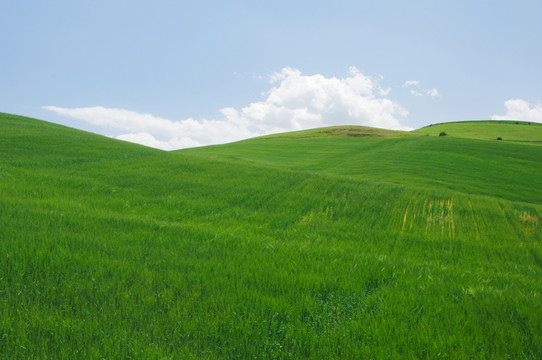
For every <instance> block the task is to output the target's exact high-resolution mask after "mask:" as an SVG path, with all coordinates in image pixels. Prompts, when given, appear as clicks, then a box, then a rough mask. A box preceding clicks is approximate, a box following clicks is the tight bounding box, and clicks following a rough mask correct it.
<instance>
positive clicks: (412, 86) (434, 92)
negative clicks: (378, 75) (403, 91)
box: [402, 80, 440, 98]
mask: <svg viewBox="0 0 542 360" xmlns="http://www.w3.org/2000/svg"><path fill="white" fill-rule="evenodd" d="M402 87H403V88H408V89H409V90H408V92H409V93H410V94H411V95H413V96H417V97H422V96H430V97H432V98H437V97H440V93H439V91H438V89H437V88H432V89H428V88H425V87H423V86H422V85H421V83H420V81H418V80H407V81H405V82H404V83H403V85H402Z"/></svg>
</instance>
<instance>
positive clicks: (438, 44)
mask: <svg viewBox="0 0 542 360" xmlns="http://www.w3.org/2000/svg"><path fill="white" fill-rule="evenodd" d="M540 19H542V2H541V1H540V0H535V1H526V0H515V1H482V0H480V1H476V0H470V1H463V0H456V1H436V0H434V1H408V2H407V1H378V2H376V1H370V2H369V1H341V0H334V1H293V0H290V1H276V0H275V1H254V0H253V1H205V0H203V1H201V0H200V1H163V0H156V1H152V2H150V1H137V0H132V1H128V0H126V1H123V0H109V1H105V0H94V1H87V0H80V1H73V0H70V1H64V0H49V1H42V0H33V1H28V0H18V1H3V2H2V3H1V4H0V44H1V48H0V49H1V53H0V111H2V112H8V113H13V114H18V115H25V116H31V117H36V118H39V119H43V120H47V121H51V122H56V123H60V124H64V125H68V126H71V127H75V128H79V129H83V130H87V131H92V132H96V133H100V134H104V135H107V136H112V137H116V138H119V139H123V140H129V141H135V142H139V143H143V144H146V145H149V146H155V147H159V148H163V149H175V148H182V147H189V146H198V145H207V144H213V143H223V142H228V141H234V140H238V139H242V138H246V137H251V136H256V135H261V134H264V133H269V132H280V131H289V130H298V129H302V128H314V127H320V126H328V125H339V124H357V125H368V126H376V127H383V128H395V129H413V128H419V127H422V126H425V125H429V124H433V123H438V122H446V121H460V120H471V119H501V118H511V119H515V120H527V121H538V122H542V65H541V64H542V21H541V20H540Z"/></svg>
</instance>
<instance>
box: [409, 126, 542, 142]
mask: <svg viewBox="0 0 542 360" xmlns="http://www.w3.org/2000/svg"><path fill="white" fill-rule="evenodd" d="M442 132H444V133H446V134H447V135H448V136H454V137H462V138H468V139H481V140H497V139H498V138H501V139H502V141H505V142H517V143H524V144H529V145H542V124H538V123H533V122H525V121H495V120H491V121H461V122H450V123H443V124H436V125H430V126H426V127H424V128H421V129H418V130H415V131H413V133H415V134H423V135H433V136H438V135H440V133H442Z"/></svg>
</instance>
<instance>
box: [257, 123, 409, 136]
mask: <svg viewBox="0 0 542 360" xmlns="http://www.w3.org/2000/svg"><path fill="white" fill-rule="evenodd" d="M345 136H349V137H384V138H390V137H405V136H415V135H414V134H412V133H410V132H407V131H397V130H386V129H379V128H373V127H368V126H353V125H352V126H330V127H324V128H317V129H310V130H301V131H292V132H286V133H279V134H273V135H267V136H262V137H259V138H258V139H277V138H281V139H302V138H329V137H345Z"/></svg>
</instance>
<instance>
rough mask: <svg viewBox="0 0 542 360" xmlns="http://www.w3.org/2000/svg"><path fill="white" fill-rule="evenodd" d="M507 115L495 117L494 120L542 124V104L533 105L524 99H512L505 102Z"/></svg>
mask: <svg viewBox="0 0 542 360" xmlns="http://www.w3.org/2000/svg"><path fill="white" fill-rule="evenodd" d="M504 106H505V107H506V114H504V115H493V116H492V117H491V118H492V119H493V120H522V121H532V122H539V123H542V104H535V105H532V104H530V103H529V102H527V101H525V100H522V99H510V100H507V101H505V102H504Z"/></svg>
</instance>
